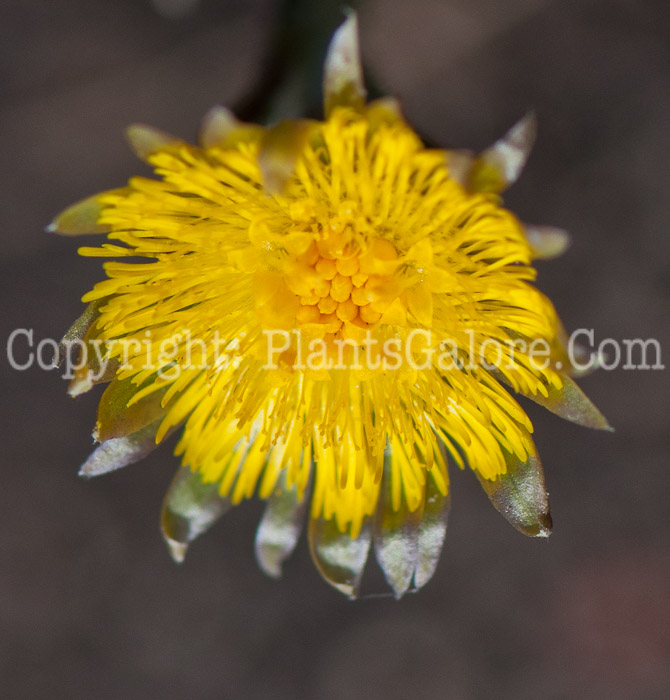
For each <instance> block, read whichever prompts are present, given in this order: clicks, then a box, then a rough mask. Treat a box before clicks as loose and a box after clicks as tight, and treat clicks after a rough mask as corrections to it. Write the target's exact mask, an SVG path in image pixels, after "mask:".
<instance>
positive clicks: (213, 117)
mask: <svg viewBox="0 0 670 700" xmlns="http://www.w3.org/2000/svg"><path fill="white" fill-rule="evenodd" d="M238 126H239V122H238V121H237V119H236V117H235V115H234V114H233V113H232V112H231V111H230V110H229V109H228V108H226V107H222V106H221V105H216V106H214V107H212V108H211V109H210V110H209V111H208V112H207V114H205V117H204V119H203V120H202V128H201V129H200V144H201V145H202V147H203V148H210V147H211V146H216V145H217V144H219V143H221V142H222V141H224V140H225V139H226V138H227V137H228V136H229V135H230V133H231V132H232V131H233V130H234V129H236V128H237V127H238Z"/></svg>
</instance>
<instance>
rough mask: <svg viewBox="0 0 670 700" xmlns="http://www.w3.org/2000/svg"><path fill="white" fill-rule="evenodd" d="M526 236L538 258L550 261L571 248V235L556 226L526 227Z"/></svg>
mask: <svg viewBox="0 0 670 700" xmlns="http://www.w3.org/2000/svg"><path fill="white" fill-rule="evenodd" d="M524 234H525V236H526V240H527V241H528V244H529V245H530V247H531V249H532V251H533V255H534V257H536V258H541V259H543V260H549V259H550V258H556V257H558V256H559V255H563V253H565V251H566V250H567V249H568V248H569V247H570V242H571V241H570V234H569V233H568V232H567V231H564V230H563V229H562V228H557V227H556V226H530V225H526V226H524Z"/></svg>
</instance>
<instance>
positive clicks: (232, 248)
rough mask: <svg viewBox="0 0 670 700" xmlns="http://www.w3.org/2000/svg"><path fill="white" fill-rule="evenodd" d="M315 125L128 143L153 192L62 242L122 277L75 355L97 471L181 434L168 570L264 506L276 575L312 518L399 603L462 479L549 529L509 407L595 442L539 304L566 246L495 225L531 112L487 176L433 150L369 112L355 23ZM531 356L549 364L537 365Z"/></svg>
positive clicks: (425, 571)
mask: <svg viewBox="0 0 670 700" xmlns="http://www.w3.org/2000/svg"><path fill="white" fill-rule="evenodd" d="M324 88H325V120H324V121H322V122H316V121H306V120H305V121H290V122H282V123H280V124H278V125H277V126H274V127H272V128H262V127H260V126H254V125H249V124H242V123H239V122H237V121H236V120H235V119H234V117H233V116H232V115H231V114H230V113H229V112H228V111H227V110H225V109H223V108H215V109H214V110H212V111H211V112H210V113H209V115H208V117H207V119H206V121H205V125H204V127H203V131H202V135H201V144H200V146H191V145H188V144H186V143H184V142H182V141H180V140H179V139H176V138H173V137H170V136H168V135H166V134H163V133H160V132H158V131H156V130H153V129H149V128H147V127H141V126H135V127H131V128H130V129H129V132H128V136H129V139H130V142H131V144H132V145H133V147H134V148H135V150H136V152H137V153H138V155H140V157H142V158H143V159H144V160H146V161H147V162H148V163H149V164H150V165H151V166H152V167H153V169H154V171H155V173H156V175H157V178H156V179H147V178H133V179H131V180H130V182H129V183H128V185H127V186H126V187H124V188H122V189H119V190H114V191H111V192H106V193H103V194H100V195H97V196H95V197H92V198H90V199H88V200H84V201H83V202H80V203H79V204H76V205H74V206H73V207H71V208H70V209H68V210H66V211H65V212H64V213H63V214H61V215H60V216H59V217H58V218H57V219H56V221H55V222H54V224H53V225H52V228H53V230H56V231H58V232H60V233H63V234H66V235H68V234H69V235H76V234H79V233H85V232H97V233H101V234H106V241H105V242H104V243H103V244H102V245H101V246H100V247H95V248H91V247H85V248H81V249H80V251H79V252H80V254H81V255H85V256H94V257H103V258H115V259H116V260H115V261H110V262H106V263H105V272H106V275H107V278H106V279H105V280H104V281H102V282H100V283H98V284H97V285H96V286H95V287H94V288H93V289H92V290H91V291H89V292H88V293H87V294H86V295H84V297H83V301H85V302H88V307H87V309H86V311H85V313H84V315H83V316H82V317H81V318H80V319H79V320H78V321H77V322H76V323H75V325H74V326H73V328H72V329H70V331H69V332H68V334H67V335H66V337H65V339H64V343H63V348H62V352H61V359H62V357H64V356H65V354H66V353H67V346H68V344H69V343H72V342H73V341H80V345H81V346H82V349H83V353H82V358H83V359H82V362H81V363H80V366H79V368H78V369H77V371H76V373H75V376H74V379H73V380H72V383H71V386H70V393H72V394H74V395H76V394H79V393H81V392H82V391H86V390H88V389H90V388H91V387H92V386H93V384H95V383H98V382H109V384H108V386H107V388H106V390H105V392H104V394H103V395H102V398H101V401H100V405H99V409H98V416H97V420H96V425H95V430H94V437H95V439H96V440H97V441H98V442H99V443H101V444H100V446H99V447H98V448H97V449H96V450H95V452H94V453H93V454H92V455H91V457H90V458H89V459H88V460H87V462H86V463H85V464H84V465H83V467H82V473H83V474H85V475H89V476H90V475H95V474H99V473H103V472H107V471H110V470H112V469H117V468H119V467H122V466H125V465H127V464H130V463H132V462H135V461H137V460H139V459H140V458H142V457H144V456H145V455H146V454H147V453H149V452H150V451H151V450H152V449H153V448H154V447H155V446H156V445H157V444H159V443H160V442H161V441H162V440H163V439H164V438H165V437H166V436H167V435H169V434H171V433H172V432H173V431H180V438H179V441H178V443H177V447H176V453H177V454H178V455H180V457H181V460H182V465H183V466H182V467H181V469H180V470H179V471H178V473H177V475H176V477H175V479H174V480H173V482H172V485H171V486H170V489H169V491H168V494H167V496H166V500H165V504H164V509H163V516H162V525H163V532H164V535H165V537H166V540H167V542H168V544H169V545H170V549H171V552H172V554H173V556H174V557H175V559H177V560H181V559H183V556H184V554H185V551H186V547H187V546H188V544H189V543H190V542H191V541H192V540H193V539H194V538H195V537H197V536H198V535H199V534H200V533H201V532H203V531H204V530H206V529H207V528H208V527H209V526H210V525H211V524H212V523H213V522H214V521H215V520H216V519H217V518H218V517H219V516H220V515H222V514H223V513H224V512H225V511H226V510H227V509H228V507H229V506H230V505H232V504H237V503H239V502H240V501H241V500H243V499H245V498H249V497H251V496H253V495H254V494H258V496H259V497H260V498H262V499H267V502H268V505H267V510H266V513H265V516H264V517H263V520H262V522H261V524H260V526H259V529H258V533H257V538H256V554H257V558H258V561H259V563H260V565H261V567H262V568H263V569H264V570H265V571H266V572H267V573H269V574H271V575H273V576H277V575H279V573H280V571H281V565H282V562H283V561H284V560H285V558H286V557H287V556H288V555H289V554H290V553H291V551H292V550H293V548H294V546H295V544H296V541H297V538H298V535H299V533H300V529H301V523H302V521H303V519H304V518H305V517H306V518H307V519H308V520H309V542H310V547H311V552H312V555H313V558H314V561H315V563H316V565H317V567H318V569H319V571H320V572H321V574H322V575H323V576H324V577H325V578H326V579H327V580H328V581H329V582H330V583H332V584H333V585H334V586H336V587H337V588H338V589H340V590H341V591H343V592H344V593H346V594H347V595H350V596H352V597H353V596H355V595H356V593H357V591H358V586H359V582H360V577H361V573H362V569H363V566H364V563H365V561H366V558H367V555H368V550H369V548H370V545H371V542H372V541H374V546H375V551H376V554H377V558H378V560H379V563H380V565H381V567H382V569H383V570H384V573H385V575H386V577H387V579H388V581H389V583H390V585H391V587H392V588H393V590H394V593H395V594H396V596H398V597H399V596H401V595H402V594H403V593H405V592H406V591H407V590H408V589H409V587H410V586H411V585H412V583H414V585H415V586H416V587H421V586H422V585H424V584H425V583H426V581H428V579H429V578H430V577H431V575H432V573H433V571H434V569H435V566H436V563H437V559H438V556H439V553H440V550H441V547H442V542H443V539H444V536H445V532H446V517H447V510H448V503H449V478H448V473H447V462H448V461H452V462H453V463H455V464H457V465H458V466H459V467H461V468H463V467H464V466H466V465H467V466H469V468H470V469H472V470H473V471H474V472H475V474H476V476H477V477H478V479H479V481H480V482H481V484H482V486H483V487H484V490H485V491H486V493H487V494H488V495H489V497H490V498H491V500H492V502H493V504H494V505H495V507H496V508H497V509H498V510H500V511H501V512H502V513H503V515H504V516H505V517H506V518H507V519H508V520H509V521H510V522H511V523H512V524H513V525H514V526H515V527H517V528H518V529H519V530H521V531H522V532H524V533H526V534H529V535H535V536H537V535H539V536H546V535H548V534H549V532H550V528H551V519H550V516H549V505H548V501H547V494H546V490H545V486H544V478H543V474H542V468H541V465H540V462H539V460H538V457H537V454H536V451H535V447H534V445H533V442H532V439H531V432H532V425H531V423H530V421H529V419H528V417H527V416H526V414H525V413H524V411H523V410H522V408H521V407H520V406H519V404H518V403H517V402H516V400H515V399H514V398H513V397H512V395H511V394H510V393H509V389H510V388H511V389H512V390H513V391H514V392H516V393H520V394H523V395H525V396H528V397H530V398H532V399H534V400H536V401H538V402H539V403H541V404H543V405H545V406H547V407H548V408H550V409H551V410H553V411H554V412H556V413H558V414H560V415H563V416H564V417H566V418H568V419H571V420H576V421H578V422H581V423H583V424H586V425H591V426H593V427H601V428H602V427H606V425H607V424H606V422H605V420H604V419H603V418H602V416H601V415H600V413H599V412H598V411H597V409H596V408H595V407H594V406H593V405H592V404H591V403H590V402H589V400H588V399H587V398H586V397H585V396H584V395H583V394H582V393H581V391H580V390H579V389H578V388H577V386H576V384H575V383H574V382H573V381H572V380H571V379H570V378H569V376H568V372H569V370H570V369H571V365H570V362H569V357H568V356H567V353H566V350H565V347H564V334H563V331H562V329H561V325H560V323H559V320H558V318H557V316H556V314H555V312H554V309H553V307H552V305H551V303H550V302H549V301H548V300H547V299H546V298H545V297H544V296H543V295H542V294H541V293H540V292H539V291H538V290H537V289H536V288H535V287H534V286H533V284H532V282H533V280H534V279H535V269H534V268H533V267H532V265H531V262H532V260H533V258H535V257H542V256H550V255H553V254H556V253H558V252H560V251H561V250H562V249H563V248H564V247H565V244H566V242H567V238H566V235H565V234H564V233H563V232H562V231H559V230H557V229H550V228H542V227H534V228H533V227H524V226H523V225H522V224H521V223H520V222H519V221H518V220H517V219H516V217H515V216H514V215H513V214H511V213H510V212H509V211H507V210H506V209H504V208H503V207H502V205H501V200H500V197H499V193H500V191H501V190H502V189H503V188H504V187H505V186H507V185H508V184H510V183H511V182H513V181H514V180H515V179H516V177H517V175H518V174H519V172H520V170H521V168H522V166H523V164H524V162H525V159H526V157H527V155H528V152H529V150H530V147H531V145H532V141H533V137H534V119H533V117H532V116H529V117H527V118H525V119H524V120H522V121H521V122H520V123H519V124H518V125H517V126H516V127H514V128H513V129H512V130H511V131H510V132H509V133H508V134H507V135H506V136H505V137H503V138H502V139H501V140H500V141H498V142H497V143H496V144H494V146H493V147H492V148H490V149H489V150H488V151H485V152H484V153H483V154H481V155H480V156H478V157H474V156H472V155H471V154H469V153H464V152H445V151H440V150H433V149H427V148H425V147H424V146H423V144H422V143H421V141H420V139H419V138H418V137H417V135H416V134H415V133H414V132H413V131H412V130H411V128H410V127H409V126H408V125H407V124H406V123H405V122H404V120H403V118H402V116H401V115H400V113H399V110H398V108H397V106H396V104H395V103H394V102H393V101H392V100H379V101H376V102H372V103H370V104H366V103H365V92H364V89H363V85H362V79H361V70H360V62H359V57H358V45H357V36H356V21H355V17H354V16H351V17H350V18H349V19H348V20H347V21H346V22H345V24H344V25H343V26H342V27H341V28H340V29H339V30H338V32H337V33H336V34H335V36H334V38H333V41H332V43H331V47H330V50H329V54H328V57H327V61H326V70H325V80H324ZM538 345H541V347H542V348H543V351H544V352H543V354H541V357H540V356H539V355H540V353H536V352H534V350H535V349H536V348H537V346H538Z"/></svg>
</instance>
